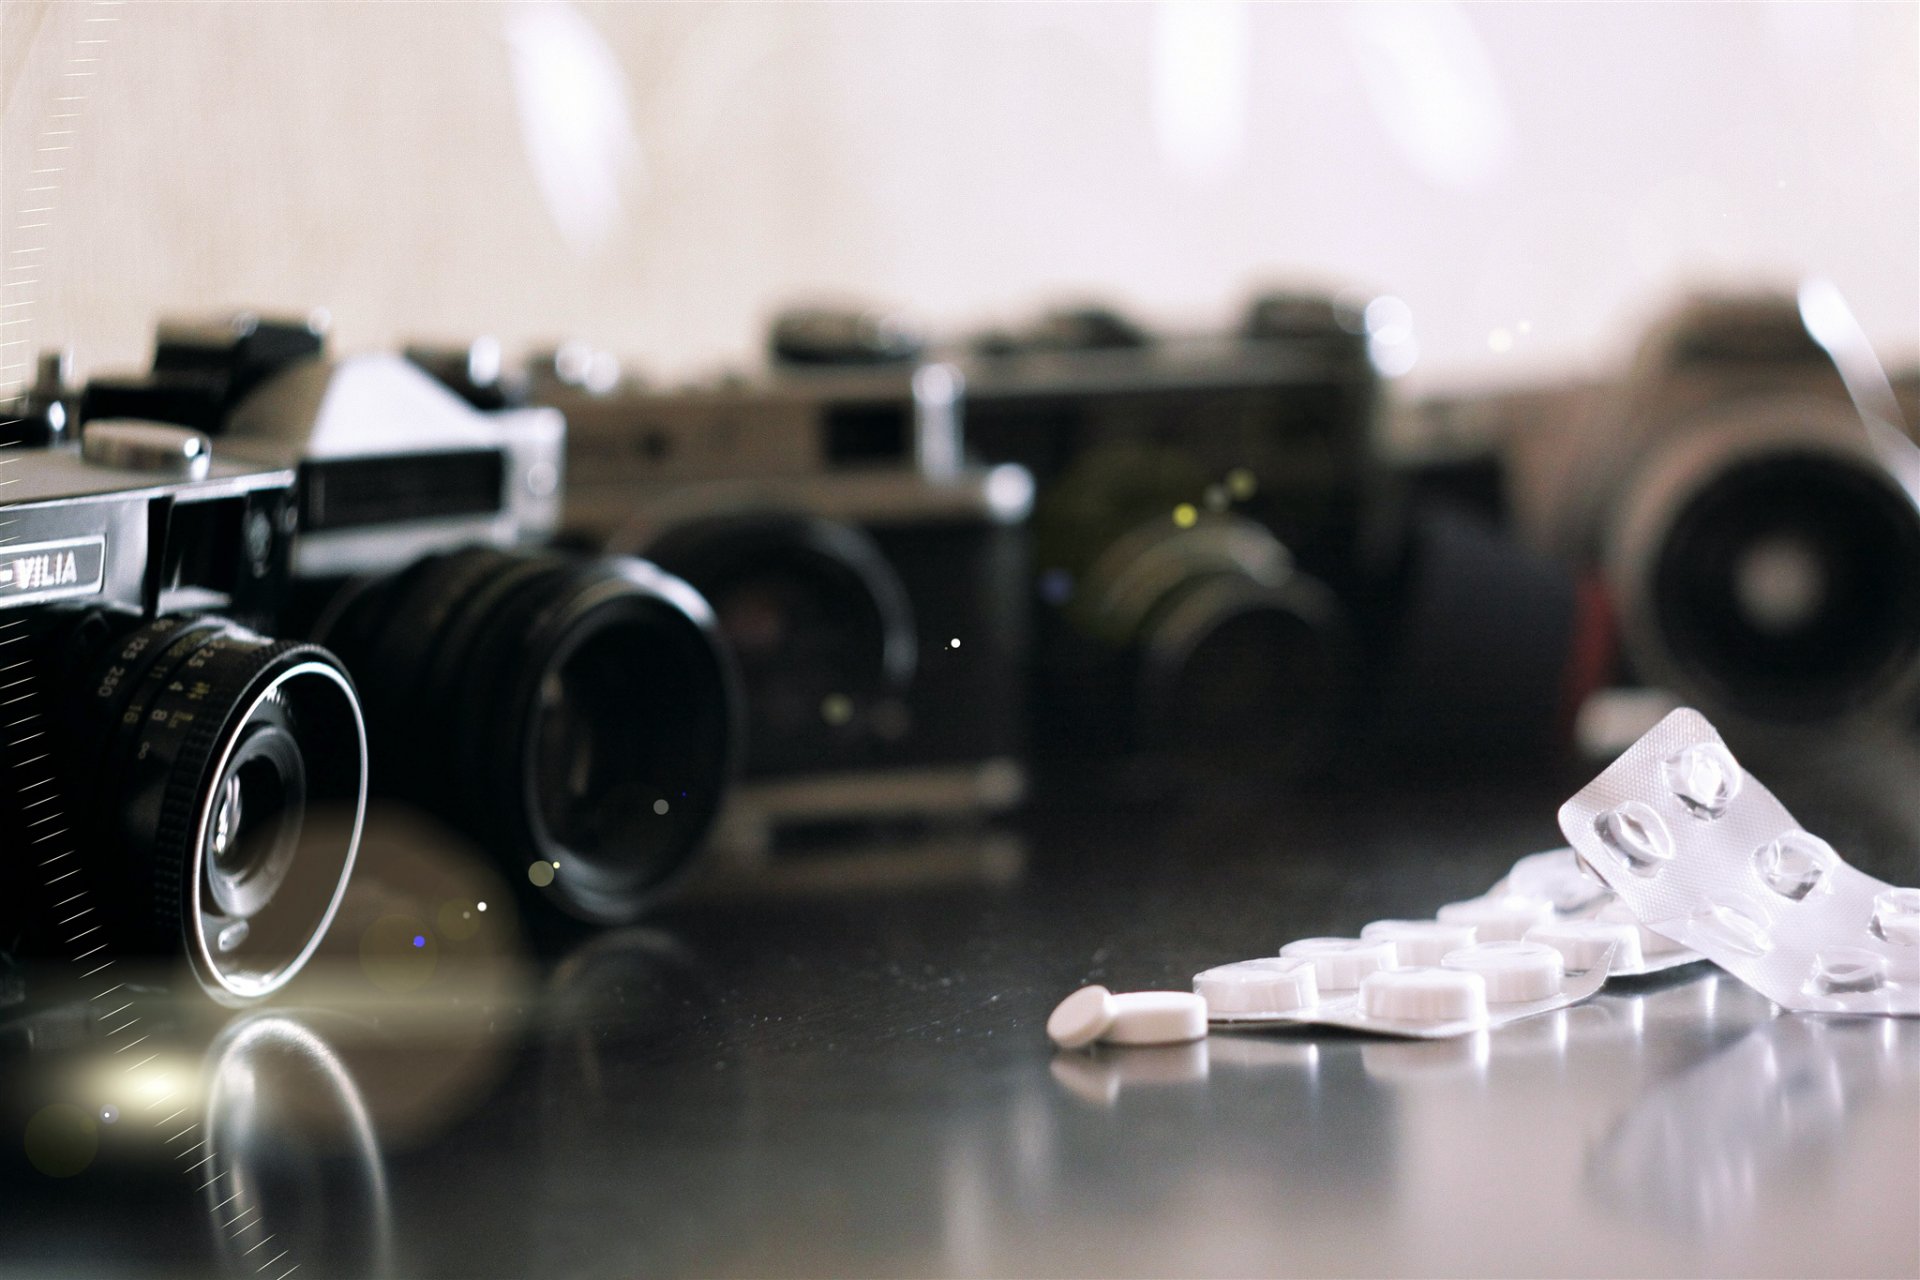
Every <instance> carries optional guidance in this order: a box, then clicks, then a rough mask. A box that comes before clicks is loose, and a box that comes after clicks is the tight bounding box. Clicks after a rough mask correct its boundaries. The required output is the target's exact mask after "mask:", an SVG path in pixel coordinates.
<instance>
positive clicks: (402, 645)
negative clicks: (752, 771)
mask: <svg viewBox="0 0 1920 1280" xmlns="http://www.w3.org/2000/svg"><path fill="white" fill-rule="evenodd" d="M327 635H328V638H329V643H333V644H335V645H337V646H338V647H339V648H340V650H341V652H342V654H343V656H344V657H345V658H346V661H347V663H348V664H349V666H350V667H351V668H352V669H353V670H354V671H355V672H356V673H358V675H359V676H360V678H361V680H362V683H363V686H364V688H365V691H366V696H367V701H368V706H369V716H370V718H371V719H372V721H373V723H374V726H375V741H376V743H377V744H378V748H379V750H378V754H377V756H376V762H375V766H376V767H375V773H376V776H377V778H379V779H381V780H382V781H381V785H382V786H383V787H384V788H385V789H388V790H391V791H393V792H395V793H397V794H399V795H402V796H405V797H407V798H410V799H413V800H415V801H417V802H420V803H424V804H426V805H428V806H429V807H431V808H433V809H435V810H436V811H438V812H439V813H440V814H441V816H443V817H445V818H447V819H448V820H450V821H452V822H453V823H454V824H455V825H456V826H459V827H462V828H463V829H465V830H467V831H468V832H469V833H471V834H472V835H474V836H475V837H476V838H477V839H479V840H480V841H481V842H482V843H484V844H486V845H488V846H489V847H491V848H492V849H494V850H495V852H496V853H497V854H498V855H499V856H500V857H502V858H503V859H506V860H508V861H510V862H511V863H513V864H515V866H516V867H524V866H526V865H527V864H530V863H534V862H546V863H551V864H554V866H553V867H552V868H551V869H552V871H553V875H552V878H551V882H550V884H549V885H548V886H547V892H549V893H550V894H552V895H553V896H554V898H555V900H556V901H557V902H558V903H559V904H560V905H561V906H562V907H564V908H565V909H566V910H568V911H569V912H571V913H572V914H574V915H577V916H580V917H582V918H584V919H588V920H592V921H596V922H601V923H613V922H618V921H624V920H628V919H631V918H633V917H634V916H635V915H637V914H638V913H639V912H640V911H641V910H642V909H643V908H644V907H645V906H646V905H647V904H648V902H649V901H650V900H651V899H652V898H653V897H655V896H656V895H657V894H658V893H659V892H660V891H661V890H662V889H663V888H664V887H666V885H667V884H668V883H669V882H670V881H671V880H672V879H673V878H674V876H675V875H676V873H678V872H679V871H681V870H682V869H683V868H684V867H685V866H686V865H687V864H688V863H689V862H690V861H691V859H692V858H693V856H694V854H695V853H696V852H698V850H699V847H700V845H701V842H702V841H703V839H704V838H705V835H706V832H707V828H708V827H709V826H710V825H711V823H712V820H713V817H714V815H715V813H716V812H717V810H718V807H719V803H720V799H721V796H722V794H723V792H724V790H725V786H726V781H727V778H728V775H729V773H730V766H731V759H732V752H733V749H734V739H735V736H736V735H735V730H734V727H733V722H732V715H733V703H734V695H733V692H732V689H731V682H730V676H729V673H728V670H727V667H726V662H725V659H724V658H723V657H722V655H721V653H720V650H719V648H718V645H717V642H716V639H715V635H714V626H713V619H712V615H711V613H710V611H709V610H708V608H707V605H706V602H705V601H704V600H702V599H701V598H700V596H699V594H698V593H696V592H695V591H694V590H693V589H692V588H690V587H688V586H687V585H686V584H685V583H684V582H681V581H680V580H679V579H677V578H673V577H671V576H669V575H668V574H665V573H662V572H661V571H659V570H658V569H656V568H654V567H653V566H652V565H650V564H647V563H646V562H644V561H639V560H629V559H600V560H590V561H575V560H570V559H565V558H562V557H558V556H548V555H523V554H515V553H510V552H502V551H494V550H488V549H475V550H470V551H462V552H457V553H455V554H452V555H446V556H435V557H432V558H429V559H427V560H424V561H421V562H420V563H418V564H416V565H414V566H413V567H411V568H409V569H407V570H404V571H402V572H401V573H399V574H396V575H394V576H392V577H390V578H387V579H384V580H381V581H379V582H376V583H373V584H371V585H369V586H367V587H364V588H363V589H361V590H360V592H359V594H358V595H356V596H355V597H353V598H352V599H351V600H350V601H348V602H347V603H346V604H345V606H344V608H342V609H341V610H340V612H339V614H338V616H337V617H336V618H335V619H334V621H333V622H332V623H331V625H330V626H329V627H328V630H327ZM542 879H545V877H544V876H543V877H542Z"/></svg>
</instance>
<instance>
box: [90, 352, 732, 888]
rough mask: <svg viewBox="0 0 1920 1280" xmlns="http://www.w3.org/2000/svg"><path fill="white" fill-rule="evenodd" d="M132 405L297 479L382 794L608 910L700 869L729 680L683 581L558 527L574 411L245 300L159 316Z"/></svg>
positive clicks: (310, 612) (294, 581)
mask: <svg viewBox="0 0 1920 1280" xmlns="http://www.w3.org/2000/svg"><path fill="white" fill-rule="evenodd" d="M129 413H144V414H145V415H146V416H148V417H166V418H169V419H170V420H173V421H179V422H190V423H193V424H196V425H198V426H200V427H201V428H202V429H204V430H206V431H208V432H209V433H210V434H211V435H212V436H213V437H214V438H215V440H216V441H217V442H218V447H219V448H220V449H221V450H223V451H226V452H230V453H231V454H232V455H234V456H235V457H245V458H249V459H253V460H256V461H258V462H261V463H268V464H272V465H275V466H277V467H281V468H285V469H286V470H288V471H290V472H291V473H292V474H293V476H294V485H293V495H292V499H291V506H290V508H289V523H288V525H287V528H288V530H289V531H290V534H291V538H290V546H289V548H288V563H289V572H290V576H291V583H290V588H289V592H288V598H289V604H288V612H287V617H288V619H289V625H291V626H294V627H296V628H297V629H298V630H299V631H300V632H301V633H302V634H306V635H310V636H312V637H314V638H315V639H316V640H318V641H320V642H322V643H325V644H326V645H328V646H329V647H331V648H332V649H333V650H334V651H335V652H337V653H338V654H339V655H340V658H341V660H342V661H343V662H344V663H345V664H346V666H347V668H348V669H349V670H350V671H351V672H352V673H353V676H354V679H355V681H356V682H357V685H358V687H359V688H360V690H361V692H362V696H363V698H364V700H365V704H366V709H367V721H368V725H369V730H370V736H371V740H372V742H373V754H372V777H373V785H374V787H375V789H376V791H377V792H379V793H380V794H383V795H390V796H393V797H395V798H398V799H401V800H405V801H409V802H411V803H414V804H417V805H419V806H421V807H423V808H425V809H428V810H430V811H432V812H434V813H436V814H437V815H439V816H440V817H442V818H443V819H445V820H447V821H448V822H449V823H450V824H452V825H453V826H455V827H457V828H460V829H462V830H464V831H466V832H467V833H468V834H470V835H471V836H473V837H474V838H475V840H476V841H477V842H478V843H479V844H480V845H482V846H483V847H486V848H489V849H490V850H492V852H493V853H494V854H495V856H496V857H498V858H499V859H500V860H501V861H502V862H504V863H505V864H506V865H507V866H508V868H509V879H510V880H511V881H513V882H514V883H516V884H520V885H523V886H532V887H529V888H528V889H527V892H534V891H535V889H534V887H537V890H538V896H539V897H540V898H541V899H543V900H545V901H547V902H549V903H551V904H553V905H554V906H557V907H559V908H561V909H562V910H564V911H565V912H567V913H569V914H571V915H573V916H576V917H579V918H582V919H585V920H588V921H591V922H596V923H614V922H620V921H625V920H629V919H632V918H633V917H634V916H636V915H637V914H638V913H639V912H641V911H642V910H644V909H645V908H646V906H648V905H649V904H650V903H652V902H653V901H654V900H655V899H656V898H657V897H658V896H659V895H660V894H661V893H663V892H664V891H665V890H667V889H668V888H669V887H670V886H671V885H672V884H673V883H674V882H675V881H676V880H677V879H678V877H679V875H680V874H681V872H682V871H683V870H684V869H685V868H687V867H688V865H689V864H690V862H691V861H692V859H693V857H694V855H695V854H696V853H697V851H698V850H699V849H700V847H701V845H702V843H703V841H704V838H705V836H706V833H707V830H708V827H709V826H710V824H711V823H712V820H713V818H714V815H715V814H716V813H717V812H718V810H719V806H720V803H721V799H722V796H723V794H724V792H725V789H726V786H727V783H728V780H729V777H730V774H731V771H732V762H733V755H734V751H735V742H736V736H737V730H736V725H735V716H736V709H735V702H736V695H735V693H734V690H733V677H732V675H731V671H730V668H729V665H728V660H727V658H726V657H725V655H724V654H723V652H722V651H721V649H720V647H719V645H718V643H717V633H716V629H715V625H714V618H713V613H712V610H711V609H710V608H709V607H708V605H707V603H706V601H705V600H703V599H702V598H701V597H700V595H699V593H698V592H696V591H695V590H694V589H693V588H691V587H689V586H688V585H687V583H686V582H684V581H683V580H681V579H679V578H677V577H674V576H672V575H671V574H668V573H666V572H663V571H662V570H660V569H659V568H657V567H656V566H654V565H652V564H649V563H647V562H645V561H641V560H637V559H633V558H630V557H623V556H579V555H573V554H569V553H563V552H560V551H557V550H555V549H553V547H552V546H551V545H550V544H551V542H552V536H553V534H554V532H555V530H556V528H557V525H558V521H559V517H560V511H561V494H562V488H561V481H562V477H563V474H564V467H565V461H566V458H565V448H564V442H565V437H566V427H565V423H564V420H563V419H562V418H561V416H560V414H559V413H558V412H556V411H555V410H553V409H547V408H499V409H494V410H483V409H480V408H476V407H475V406H474V405H472V404H470V403H468V402H467V401H465V400H462V399H461V398H460V397H458V396H456V395H455V394H453V393H452V392H451V391H449V390H448V389H447V388H446V387H445V386H443V385H442V384H441V383H440V382H439V381H438V380H436V379H435V378H433V377H432V376H430V375H428V374H427V373H426V372H424V371H422V370H421V369H420V368H419V367H417V366H416V365H414V364H413V363H411V362H409V361H407V360H405V359H403V358H401V357H399V356H392V355H365V356H352V357H346V358H340V359H335V358H331V357H329V355H328V354H327V352H326V350H325V343H324V337H323V334H322V332H321V329H320V327H319V326H318V325H317V324H313V323H300V322H267V321H262V320H260V319H258V318H255V317H251V316H243V317H239V318H238V319H235V320H233V321H230V322H221V323H217V324H212V325H168V326H163V327H162V329H161V331H160V335H159V339H158V342H157V343H156V347H155V357H154V363H153V369H152V372H151V373H150V374H149V375H148V376H146V377H142V378H137V379H132V380H106V379H95V380H94V381H93V382H91V383H89V385H88V387H87V390H86V393H85V396H84V398H83V401H82V416H83V418H86V419H89V420H91V419H93V418H96V417H101V418H104V417H110V416H120V415H125V414H129Z"/></svg>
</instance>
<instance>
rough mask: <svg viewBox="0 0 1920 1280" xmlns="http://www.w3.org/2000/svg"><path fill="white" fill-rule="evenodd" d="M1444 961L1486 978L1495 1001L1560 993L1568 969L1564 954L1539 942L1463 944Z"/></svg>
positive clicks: (1500, 1001)
mask: <svg viewBox="0 0 1920 1280" xmlns="http://www.w3.org/2000/svg"><path fill="white" fill-rule="evenodd" d="M1440 963H1441V964H1442V965H1443V966H1444V967H1445V968H1448V969H1463V970H1465V971H1466V972H1468V973H1477V974H1479V975H1480V976H1481V977H1482V978H1485V979H1486V982H1487V999H1488V1001H1489V1002H1491V1003H1493V1004H1511V1003H1513V1002H1516V1001H1520V1000H1545V999H1547V998H1548V997H1549V996H1556V995H1559V994H1560V979H1561V976H1562V975H1563V973H1564V972H1565V966H1564V964H1563V963H1562V962H1561V960H1560V953H1559V952H1558V951H1555V950H1554V949H1553V948H1552V947H1549V946H1546V945H1544V944H1542V943H1538V942H1482V943H1478V944H1476V945H1474V946H1471V947H1463V948H1461V949H1460V950H1458V951H1455V952H1453V953H1452V954H1451V955H1449V956H1448V957H1447V958H1446V959H1445V960H1442V961H1441V962H1440Z"/></svg>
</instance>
